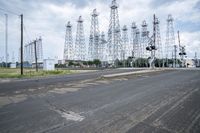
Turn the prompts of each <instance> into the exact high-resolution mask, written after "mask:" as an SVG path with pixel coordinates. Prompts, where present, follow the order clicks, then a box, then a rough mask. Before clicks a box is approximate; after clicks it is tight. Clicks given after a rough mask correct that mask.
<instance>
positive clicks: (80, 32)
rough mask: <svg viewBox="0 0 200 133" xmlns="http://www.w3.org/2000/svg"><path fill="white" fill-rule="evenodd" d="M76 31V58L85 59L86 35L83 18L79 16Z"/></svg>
mask: <svg viewBox="0 0 200 133" xmlns="http://www.w3.org/2000/svg"><path fill="white" fill-rule="evenodd" d="M77 22H78V24H77V31H76V42H75V60H82V61H84V60H85V54H86V52H85V51H86V46H85V36H84V28H83V19H82V17H81V16H79V19H78V21H77Z"/></svg>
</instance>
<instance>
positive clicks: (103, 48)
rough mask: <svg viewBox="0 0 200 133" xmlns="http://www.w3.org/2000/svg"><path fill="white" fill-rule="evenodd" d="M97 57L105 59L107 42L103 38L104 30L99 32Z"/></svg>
mask: <svg viewBox="0 0 200 133" xmlns="http://www.w3.org/2000/svg"><path fill="white" fill-rule="evenodd" d="M98 50H99V51H98V52H99V59H100V60H101V61H107V56H108V55H107V42H106V39H105V34H104V32H102V33H101V38H100V43H99V49H98Z"/></svg>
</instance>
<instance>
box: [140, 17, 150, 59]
mask: <svg viewBox="0 0 200 133" xmlns="http://www.w3.org/2000/svg"><path fill="white" fill-rule="evenodd" d="M147 26H148V25H147V23H146V21H145V20H144V21H143V22H142V31H141V51H140V52H141V57H142V58H148V57H149V56H150V52H148V51H146V47H147V46H148V42H149V38H148V36H149V31H148V30H147Z"/></svg>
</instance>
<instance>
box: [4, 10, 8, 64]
mask: <svg viewBox="0 0 200 133" xmlns="http://www.w3.org/2000/svg"><path fill="white" fill-rule="evenodd" d="M5 18H6V29H5V32H6V36H5V45H6V49H5V57H6V67H8V14H5Z"/></svg>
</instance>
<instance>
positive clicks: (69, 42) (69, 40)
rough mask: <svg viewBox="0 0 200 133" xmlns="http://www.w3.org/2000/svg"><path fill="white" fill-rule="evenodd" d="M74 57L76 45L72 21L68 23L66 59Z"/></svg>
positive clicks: (65, 46) (65, 47)
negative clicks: (74, 44)
mask: <svg viewBox="0 0 200 133" xmlns="http://www.w3.org/2000/svg"><path fill="white" fill-rule="evenodd" d="M73 59H74V47H73V38H72V25H71V24H70V21H69V22H68V23H67V25H66V35H65V45H64V60H73Z"/></svg>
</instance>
